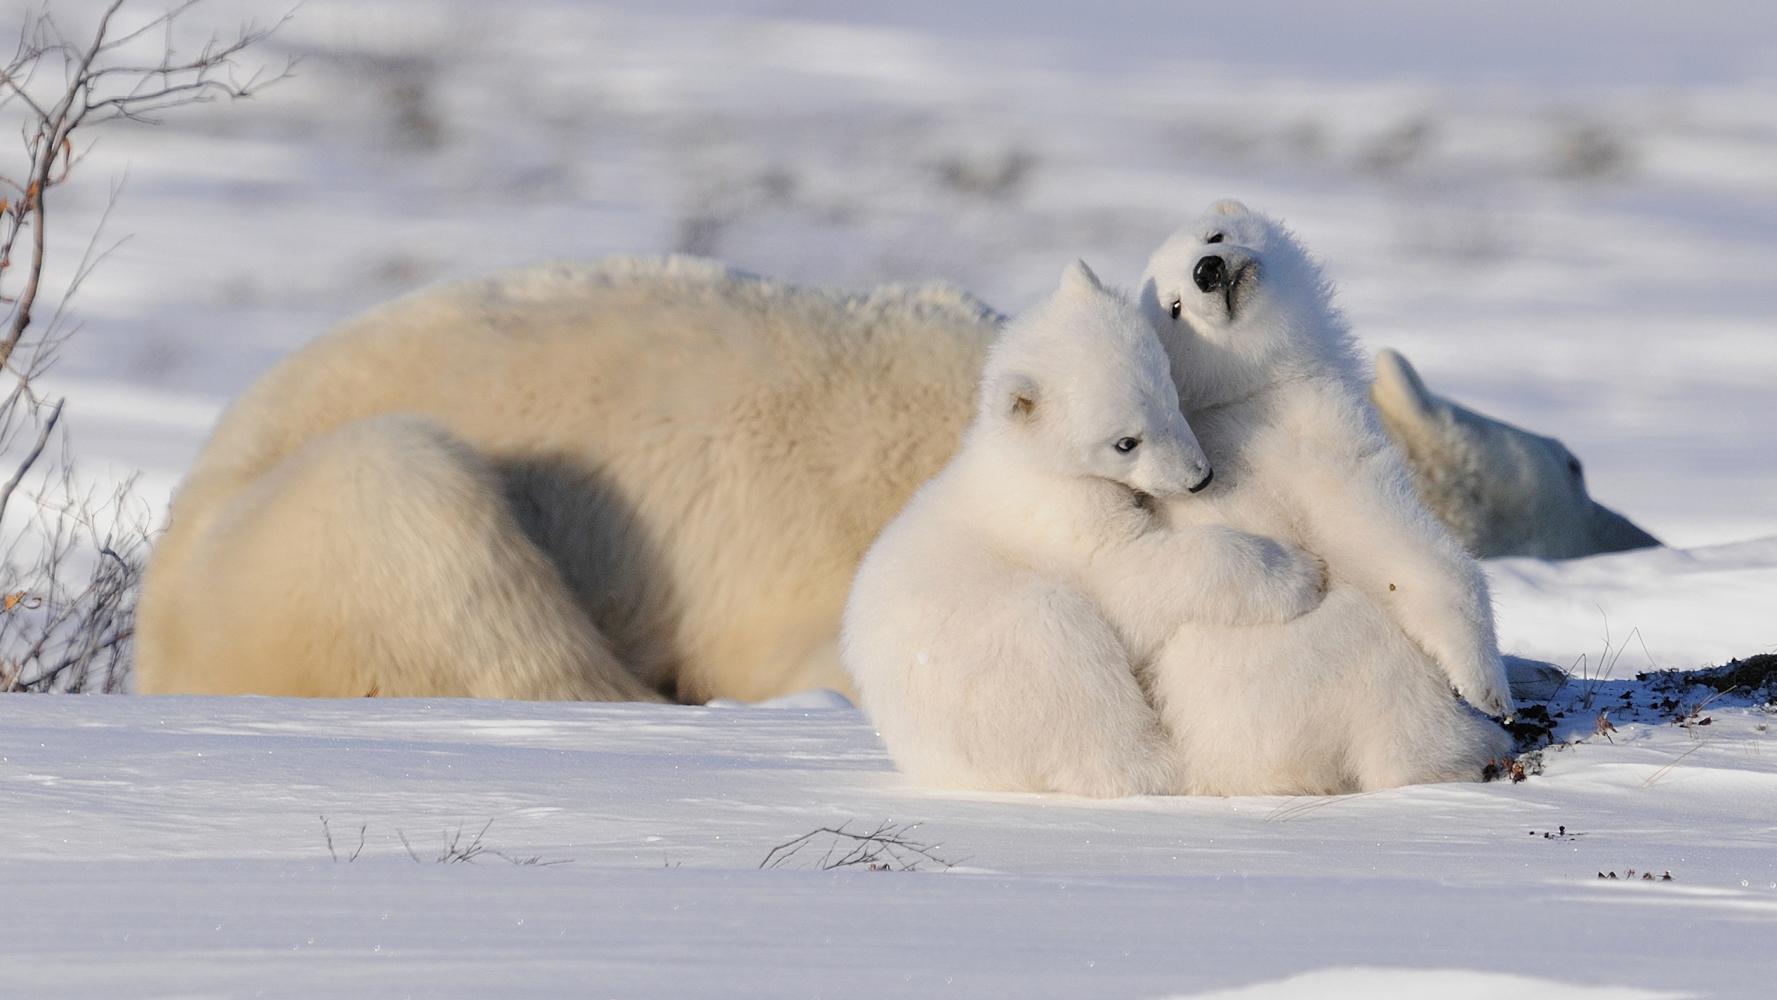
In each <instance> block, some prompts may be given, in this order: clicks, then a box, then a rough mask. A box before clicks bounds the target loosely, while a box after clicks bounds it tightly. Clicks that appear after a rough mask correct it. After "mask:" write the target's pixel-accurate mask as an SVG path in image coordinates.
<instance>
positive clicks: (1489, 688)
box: [1456, 657, 1518, 721]
mask: <svg viewBox="0 0 1777 1000" xmlns="http://www.w3.org/2000/svg"><path fill="white" fill-rule="evenodd" d="M1469 676H1470V680H1468V681H1466V682H1464V683H1460V684H1458V685H1456V693H1457V694H1459V695H1461V696H1462V699H1463V700H1464V701H1466V702H1468V703H1469V704H1471V705H1473V706H1475V707H1476V708H1478V709H1480V710H1481V711H1482V712H1484V713H1486V714H1487V715H1491V716H1493V717H1495V718H1501V719H1506V720H1508V721H1509V720H1510V719H1511V718H1512V717H1513V716H1514V715H1516V714H1517V712H1518V706H1517V705H1516V704H1515V703H1514V702H1513V701H1512V689H1511V686H1510V684H1509V683H1508V681H1507V678H1506V668H1505V663H1504V662H1502V661H1501V660H1500V659H1499V657H1493V658H1492V663H1490V664H1489V663H1480V664H1476V665H1475V666H1474V667H1473V668H1472V669H1471V670H1470V671H1469Z"/></svg>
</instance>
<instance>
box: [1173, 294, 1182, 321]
mask: <svg viewBox="0 0 1777 1000" xmlns="http://www.w3.org/2000/svg"><path fill="white" fill-rule="evenodd" d="M1184 311H1185V303H1184V300H1183V299H1173V300H1172V318H1173V319H1178V318H1179V313H1182V312H1184Z"/></svg>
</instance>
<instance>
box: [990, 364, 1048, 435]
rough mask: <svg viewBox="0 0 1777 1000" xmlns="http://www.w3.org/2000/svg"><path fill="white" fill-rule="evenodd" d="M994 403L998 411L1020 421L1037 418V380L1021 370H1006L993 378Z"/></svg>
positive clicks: (1027, 421) (1038, 393)
mask: <svg viewBox="0 0 1777 1000" xmlns="http://www.w3.org/2000/svg"><path fill="white" fill-rule="evenodd" d="M993 395H994V400H995V402H994V405H995V406H996V407H997V408H998V409H999V412H1000V413H1001V414H1002V415H1004V416H1008V417H1011V418H1012V419H1013V420H1015V421H1018V422H1020V423H1026V424H1028V423H1030V422H1031V421H1033V420H1035V419H1036V418H1037V399H1038V397H1039V396H1040V395H1041V393H1040V392H1039V391H1038V390H1037V380H1036V379H1034V378H1031V377H1030V376H1029V375H1026V374H1024V373H1023V372H1007V373H1006V374H1004V375H1001V376H1000V377H999V378H998V379H995V380H994V384H993Z"/></svg>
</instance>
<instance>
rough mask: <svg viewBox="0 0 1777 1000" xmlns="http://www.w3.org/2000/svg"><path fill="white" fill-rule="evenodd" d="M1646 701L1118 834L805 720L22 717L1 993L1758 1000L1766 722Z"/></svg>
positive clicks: (1764, 894) (445, 712) (232, 703)
mask: <svg viewBox="0 0 1777 1000" xmlns="http://www.w3.org/2000/svg"><path fill="white" fill-rule="evenodd" d="M1626 694H1627V695H1630V697H1629V698H1625V697H1624V695H1626ZM1664 697H1666V696H1664V695H1661V694H1659V693H1658V692H1654V691H1651V690H1650V689H1649V688H1648V687H1647V686H1646V685H1637V684H1632V683H1617V682H1603V683H1600V684H1598V685H1584V684H1579V683H1576V684H1574V685H1570V687H1569V689H1568V690H1567V691H1564V692H1562V693H1561V694H1560V695H1559V696H1558V697H1557V700H1556V704H1557V706H1568V707H1569V708H1570V711H1569V712H1568V718H1567V720H1566V721H1564V722H1562V724H1561V728H1560V733H1561V734H1563V735H1573V736H1580V735H1583V736H1584V737H1585V742H1583V743H1580V744H1577V745H1575V744H1564V746H1565V748H1564V749H1561V750H1548V751H1545V752H1544V754H1543V760H1544V773H1543V774H1541V775H1536V776H1531V777H1529V778H1528V779H1527V780H1525V781H1523V782H1522V783H1519V784H1513V783H1510V782H1493V783H1488V784H1477V785H1441V786H1423V787H1417V788H1407V789H1401V790H1398V791H1390V792H1384V793H1376V794H1370V795H1361V796H1349V797H1339V798H1320V799H1315V798H1302V799H1286V798H1249V799H1153V798H1150V799H1132V800H1124V801H1119V802H1094V801H1089V800H1080V799H1070V798H1066V797H1057V796H1037V795H991V796H990V795H962V794H947V793H933V792H927V791H921V790H918V789H914V788H910V787H908V786H907V785H906V784H905V783H904V782H903V781H902V780H901V778H900V777H899V776H898V775H897V774H896V773H895V772H894V771H893V769H892V766H891V765H890V763H889V761H888V759H887V757H886V755H885V754H884V752H883V750H882V748H881V746H880V744H879V743H878V741H877V740H876V738H875V736H874V735H873V734H872V732H871V730H870V727H869V725H868V723H867V722H866V721H865V720H864V719H863V718H862V717H861V716H860V715H859V714H858V713H857V712H856V711H854V710H852V709H849V708H836V707H824V706H822V705H821V703H820V702H819V701H818V700H813V699H810V700H808V703H809V704H814V705H816V706H818V707H814V708H794V707H783V708H662V707H650V706H627V705H619V706H612V705H574V704H565V705H564V704H554V705H533V704H516V703H493V702H434V703H425V702H402V701H391V700H382V699H360V700H356V701H344V702H313V701H306V702H305V701H284V700H277V699H255V698H236V699H206V698H121V697H110V698H105V697H92V698H80V697H42V698H27V697H18V698H13V699H10V700H8V701H7V702H6V704H5V706H4V708H5V712H6V724H5V725H4V726H3V727H0V803H4V817H5V828H6V831H7V849H6V851H5V856H4V858H0V899H3V900H5V906H4V912H5V915H6V923H7V933H6V947H5V948H3V949H0V995H4V996H19V997H25V996H51V995H54V996H67V997H83V996H92V997H114V996H120V995H127V996H174V995H178V996H254V995H264V996H301V997H331V996H339V997H358V996H394V995H412V996H431V995H453V996H487V995H493V994H496V993H497V994H498V995H501V996H562V995H585V996H599V997H607V996H608V997H674V998H691V997H736V996H758V997H790V996H797V997H802V996H807V997H866V996H868V997H876V996H885V997H887V996H966V997H1070V998H1078V997H1158V996H1165V995H1172V994H1188V993H1192V992H1196V991H1200V990H1207V989H1222V988H1231V987H1236V986H1246V985H1250V984H1255V983H1262V982H1267V981H1274V980H1278V979H1282V978H1284V977H1289V976H1294V975H1298V974H1303V973H1309V972H1314V971H1317V970H1321V971H1323V972H1324V971H1325V970H1340V971H1339V973H1338V975H1339V976H1342V977H1344V978H1345V979H1347V980H1353V981H1355V982H1357V983H1360V984H1365V985H1364V987H1363V989H1361V990H1359V991H1358V992H1356V993H1344V994H1341V993H1338V992H1335V991H1334V990H1333V989H1332V988H1331V987H1330V986H1327V985H1326V984H1325V982H1321V981H1319V980H1311V981H1310V982H1308V983H1307V984H1302V983H1298V984H1295V985H1294V986H1293V987H1292V988H1291V989H1290V990H1288V991H1286V992H1283V993H1275V992H1274V993H1269V994H1265V993H1261V994H1258V995H1291V996H1316V997H1325V996H1336V995H1362V996H1374V995H1378V992H1380V993H1381V995H1394V996H1456V995H1461V994H1458V993H1456V992H1453V990H1454V986H1453V984H1462V985H1463V986H1464V988H1467V989H1469V990H1473V991H1476V992H1475V993H1474V995H1477V996H1479V995H1502V994H1497V993H1494V994H1488V993H1486V992H1485V989H1484V987H1488V986H1489V985H1490V986H1491V987H1494V988H1497V987H1498V986H1499V984H1497V983H1492V984H1489V982H1488V980H1486V979H1485V978H1483V977H1480V976H1478V975H1477V974H1479V973H1489V974H1512V975H1517V976H1527V977H1533V978H1535V979H1536V980H1539V981H1553V982H1554V983H1560V984H1568V985H1570V986H1585V987H1591V988H1595V989H1596V988H1600V987H1622V988H1629V987H1632V988H1634V990H1636V991H1647V992H1645V993H1644V992H1628V991H1615V992H1599V993H1581V992H1564V991H1563V989H1560V988H1556V987H1554V986H1549V985H1547V984H1546V983H1544V984H1542V985H1539V986H1538V987H1537V989H1536V991H1535V995H1547V996H1551V997H1560V996H1631V995H1634V996H1640V995H1653V994H1657V995H1679V996H1724V997H1726V996H1736V997H1737V996H1747V997H1750V996H1757V995H1763V991H1765V990H1768V989H1769V987H1770V977H1771V965H1770V941H1771V934H1772V932H1773V930H1774V928H1777V851H1774V850H1773V849H1772V847H1773V838H1774V837H1777V738H1774V737H1773V734H1772V732H1771V730H1770V727H1771V724H1772V723H1774V722H1777V715H1773V714H1770V713H1769V712H1765V711H1759V710H1758V709H1756V708H1751V707H1746V700H1745V699H1743V698H1741V699H1736V698H1733V697H1729V698H1726V699H1717V700H1716V701H1715V702H1713V703H1710V704H1708V705H1706V706H1705V708H1704V710H1703V711H1702V712H1701V713H1698V714H1695V715H1692V716H1690V718H1691V722H1692V725H1691V726H1690V727H1688V728H1687V727H1684V726H1680V725H1675V724H1673V723H1671V722H1669V721H1665V720H1668V719H1670V718H1672V717H1673V716H1675V715H1686V714H1689V712H1690V708H1691V707H1692V706H1694V705H1696V704H1698V703H1700V702H1703V701H1705V700H1706V698H1707V697H1708V693H1707V692H1704V691H1702V690H1700V689H1698V690H1688V691H1680V692H1679V693H1677V694H1676V695H1675V696H1673V697H1674V699H1675V701H1676V702H1677V706H1678V707H1676V708H1672V709H1667V708H1663V707H1662V705H1661V702H1662V699H1663V698H1664ZM1587 704H1590V705H1591V708H1587V707H1586V705H1587ZM1734 705H1739V706H1740V707H1731V706H1734ZM1602 708H1610V709H1612V714H1613V716H1614V718H1616V719H1617V720H1618V721H1617V723H1616V724H1617V729H1616V730H1615V731H1614V732H1613V733H1611V734H1609V735H1610V737H1611V739H1613V740H1614V743H1613V742H1607V741H1606V740H1605V739H1604V738H1603V737H1600V736H1596V735H1593V729H1594V723H1593V719H1594V717H1595V713H1596V711H1597V710H1598V709H1602ZM1705 718H1707V719H1709V723H1708V724H1707V725H1699V724H1698V723H1700V722H1701V720H1702V719H1705ZM1632 719H1643V720H1645V721H1643V722H1639V723H1637V722H1632V721H1631V720H1632ZM323 817H325V819H326V822H327V827H328V828H329V829H330V830H331V836H332V841H333V845H332V853H331V854H330V851H329V847H328V844H327V840H326V836H327V835H326V833H325V832H324V830H323V826H322V818H323ZM883 822H892V823H896V824H912V823H919V824H921V825H920V826H918V827H917V828H916V829H914V830H912V831H911V833H910V834H909V836H910V837H911V838H912V839H913V840H916V841H919V842H922V843H926V844H932V845H936V846H935V847H934V848H933V849H932V850H931V852H930V853H931V854H932V855H933V856H934V857H935V859H936V860H924V859H919V858H911V860H914V861H917V862H918V863H919V864H918V868H919V870H915V871H903V870H900V869H901V868H902V867H903V865H902V864H901V863H899V862H897V861H894V860H893V859H889V860H890V862H891V864H890V867H891V870H888V871H871V870H868V869H867V868H863V867H856V868H850V869H846V870H843V871H836V872H827V871H821V870H819V866H820V863H821V861H822V860H823V859H824V858H828V854H827V851H828V848H829V847H830V846H831V844H830V841H831V839H832V838H828V837H817V838H816V839H815V840H814V841H813V843H811V845H810V846H809V847H808V848H807V849H805V850H804V851H802V852H801V853H799V854H795V855H792V856H791V857H790V859H789V861H788V862H787V863H785V864H784V865H782V866H781V867H777V868H773V869H767V870H760V869H759V866H760V865H761V864H762V863H764V862H765V861H766V860H767V858H768V856H769V855H770V853H771V851H772V849H773V848H774V847H776V846H777V845H780V844H784V843H786V842H788V841H791V840H792V839H794V838H797V837H799V836H801V835H803V834H806V833H809V832H811V831H814V830H816V829H819V828H822V827H839V826H841V825H846V826H848V828H849V829H851V830H852V831H854V832H866V831H868V830H871V829H873V828H875V827H876V826H877V825H878V824H881V823H883ZM360 830H362V831H363V832H362V835H360ZM1545 834H1546V836H1545ZM360 836H362V840H361V841H360ZM477 836H479V837H480V842H481V844H482V845H483V846H485V847H487V848H489V852H488V853H485V854H483V855H481V856H479V857H478V858H475V859H473V860H470V861H468V862H464V863H449V864H438V863H435V859H436V858H437V857H438V856H439V855H440V854H442V853H444V852H445V849H446V846H447V845H448V843H449V841H450V840H451V839H452V838H455V839H456V843H457V846H458V848H459V852H458V853H462V851H463V849H466V848H467V847H468V845H470V844H472V843H474V842H475V840H476V838H477ZM403 838H405V839H403ZM360 843H362V849H361V850H362V853H361V854H358V857H357V860H356V861H352V860H350V859H351V857H352V855H353V854H355V853H358V852H359V851H360V847H359V845H360ZM496 851H497V852H499V854H498V855H496V854H494V853H493V852H496ZM844 852H845V848H844V847H842V848H840V849H839V851H838V852H837V853H835V854H833V855H831V858H838V857H839V856H840V855H842V854H843V853H844ZM335 856H337V859H335ZM416 856H417V858H418V859H419V860H418V861H417V862H416V860H415V857H416ZM531 859H535V860H536V862H537V863H536V864H515V863H512V862H514V861H516V862H525V861H529V860H531ZM945 863H948V864H949V865H950V866H951V867H949V868H946V867H945ZM1630 869H1634V874H1630ZM1601 873H1604V874H1609V873H1615V875H1616V876H1617V877H1616V879H1615V880H1612V879H1609V878H1603V879H1601V878H1600V874H1601ZM1644 873H1651V875H1652V879H1651V880H1650V879H1644V878H1643V874H1644ZM1667 874H1670V875H1671V880H1670V881H1666V880H1665V876H1666V875H1667ZM1353 970H1397V972H1398V971H1399V970H1445V971H1444V972H1443V973H1442V974H1441V975H1440V976H1439V977H1437V978H1438V979H1439V983H1438V985H1437V986H1436V988H1433V987H1432V986H1431V985H1428V984H1427V982H1426V981H1425V979H1424V978H1423V977H1422V978H1421V979H1418V980H1413V979H1410V978H1409V979H1403V980H1398V981H1394V982H1393V983H1392V985H1391V987H1390V988H1391V989H1392V990H1393V992H1389V990H1388V989H1383V988H1382V986H1381V985H1379V984H1381V983H1387V982H1389V981H1388V980H1387V978H1386V977H1385V976H1384V973H1382V972H1377V971H1370V972H1361V971H1353ZM1329 974H1330V973H1329ZM1316 982H1321V985H1318V986H1317V985H1315V983H1316ZM1415 982H1417V983H1418V985H1417V986H1414V985H1413V983H1415ZM261 991H263V992H261ZM1526 995H1532V994H1529V993H1527V994H1526Z"/></svg>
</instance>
